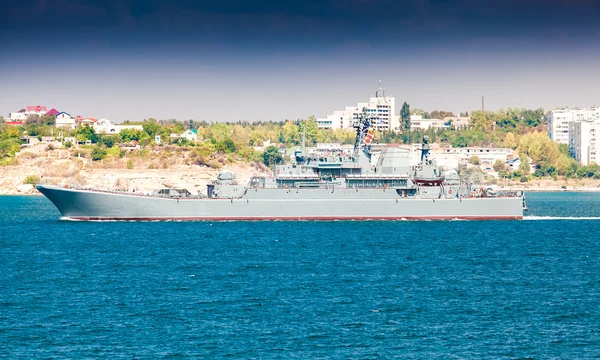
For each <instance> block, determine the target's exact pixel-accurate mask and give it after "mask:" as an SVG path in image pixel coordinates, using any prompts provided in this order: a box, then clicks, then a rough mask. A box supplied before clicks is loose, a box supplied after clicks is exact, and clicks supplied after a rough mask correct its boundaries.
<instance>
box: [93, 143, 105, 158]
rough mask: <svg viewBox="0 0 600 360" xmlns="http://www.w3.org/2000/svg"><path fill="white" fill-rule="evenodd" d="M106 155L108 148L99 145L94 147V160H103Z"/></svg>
mask: <svg viewBox="0 0 600 360" xmlns="http://www.w3.org/2000/svg"><path fill="white" fill-rule="evenodd" d="M105 157H106V150H104V149H103V148H101V147H99V146H94V148H93V149H92V160H93V161H98V160H102V159H104V158H105Z"/></svg>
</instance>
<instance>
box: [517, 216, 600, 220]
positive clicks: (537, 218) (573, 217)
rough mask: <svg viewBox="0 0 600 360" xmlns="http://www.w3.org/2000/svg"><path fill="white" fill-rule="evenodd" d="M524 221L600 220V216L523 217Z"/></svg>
mask: <svg viewBox="0 0 600 360" xmlns="http://www.w3.org/2000/svg"><path fill="white" fill-rule="evenodd" d="M523 220H600V216H523Z"/></svg>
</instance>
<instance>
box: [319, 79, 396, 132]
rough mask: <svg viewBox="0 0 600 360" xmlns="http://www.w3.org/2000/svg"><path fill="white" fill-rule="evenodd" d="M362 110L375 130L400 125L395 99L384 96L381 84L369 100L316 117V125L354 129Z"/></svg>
mask: <svg viewBox="0 0 600 360" xmlns="http://www.w3.org/2000/svg"><path fill="white" fill-rule="evenodd" d="M363 111H364V112H365V113H366V114H367V115H368V116H370V117H371V118H372V119H373V121H372V126H373V128H374V129H376V130H380V131H382V130H387V131H390V130H397V129H398V128H399V127H400V123H399V120H398V119H399V118H398V116H396V115H395V113H396V99H395V98H394V97H393V96H385V94H384V91H383V89H382V88H381V84H380V87H379V89H378V90H377V91H376V92H375V96H374V97H371V98H369V102H364V103H358V104H357V105H356V106H348V107H346V109H345V110H338V111H334V112H333V114H331V115H328V116H327V117H326V118H320V119H317V125H318V126H319V128H320V129H333V130H337V129H344V130H348V129H349V130H354V125H355V123H357V121H358V118H359V116H360V114H361V113H362V112H363Z"/></svg>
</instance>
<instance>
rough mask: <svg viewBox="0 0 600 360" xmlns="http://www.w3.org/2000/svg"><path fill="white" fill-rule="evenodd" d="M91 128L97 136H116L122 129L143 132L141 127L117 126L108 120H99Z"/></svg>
mask: <svg viewBox="0 0 600 360" xmlns="http://www.w3.org/2000/svg"><path fill="white" fill-rule="evenodd" d="M93 127H94V130H95V131H96V133H98V134H118V133H120V132H121V130H124V129H133V130H144V128H143V127H142V125H118V124H114V123H113V122H112V121H110V120H109V119H100V120H98V121H96V122H95V123H94V124H93Z"/></svg>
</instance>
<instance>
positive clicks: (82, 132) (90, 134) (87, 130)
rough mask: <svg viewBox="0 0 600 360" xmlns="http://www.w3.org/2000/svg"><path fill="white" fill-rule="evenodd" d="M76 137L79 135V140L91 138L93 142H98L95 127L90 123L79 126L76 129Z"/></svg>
mask: <svg viewBox="0 0 600 360" xmlns="http://www.w3.org/2000/svg"><path fill="white" fill-rule="evenodd" d="M75 137H77V140H79V141H82V142H83V141H86V140H90V141H91V142H92V143H97V142H98V135H96V131H95V130H94V128H93V127H91V126H88V125H82V126H79V127H78V128H77V130H76V131H75Z"/></svg>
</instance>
